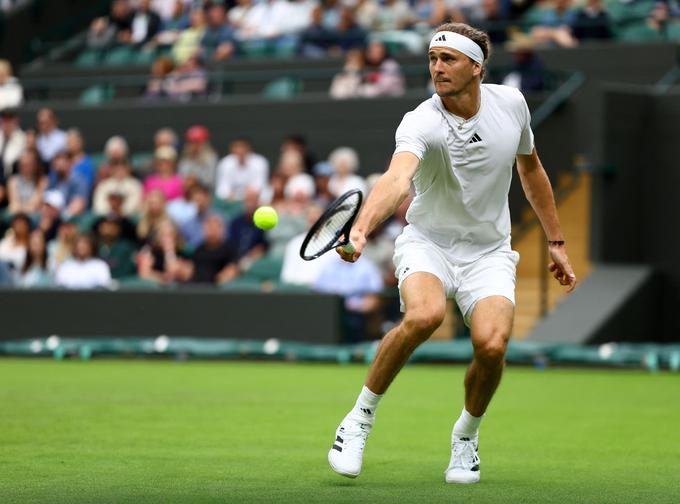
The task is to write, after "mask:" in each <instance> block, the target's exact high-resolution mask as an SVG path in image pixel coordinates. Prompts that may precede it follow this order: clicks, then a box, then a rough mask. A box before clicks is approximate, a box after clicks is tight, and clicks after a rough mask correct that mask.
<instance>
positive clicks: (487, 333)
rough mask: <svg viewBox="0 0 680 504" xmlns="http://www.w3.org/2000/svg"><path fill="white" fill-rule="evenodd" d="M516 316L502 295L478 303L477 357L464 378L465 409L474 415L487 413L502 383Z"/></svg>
mask: <svg viewBox="0 0 680 504" xmlns="http://www.w3.org/2000/svg"><path fill="white" fill-rule="evenodd" d="M514 315H515V305H514V304H512V302H511V301H510V300H509V299H507V298H506V297H503V296H490V297H488V298H485V299H481V300H479V301H478V302H477V304H476V306H475V308H474V311H473V312H472V318H471V323H470V330H471V339H472V347H473V349H474V356H473V359H472V363H471V364H470V367H469V368H468V370H467V374H466V375H465V409H466V410H467V411H468V413H470V414H471V415H472V416H475V417H481V416H482V415H483V414H484V412H485V411H486V408H487V406H488V405H489V402H491V398H492V397H493V394H494V392H495V391H496V388H497V387H498V384H499V383H500V381H501V375H502V374H503V368H504V366H505V351H506V350H507V347H508V340H509V339H510V332H511V331H512V323H513V319H514Z"/></svg>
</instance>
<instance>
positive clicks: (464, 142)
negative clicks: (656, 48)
mask: <svg viewBox="0 0 680 504" xmlns="http://www.w3.org/2000/svg"><path fill="white" fill-rule="evenodd" d="M481 88H482V91H481V105H480V108H479V111H478V112H477V114H476V115H475V116H473V117H471V118H470V119H468V120H466V121H465V120H463V119H462V118H460V117H457V116H454V115H453V114H451V113H450V112H448V111H447V110H446V109H445V108H444V105H443V104H442V101H441V98H439V96H437V95H436V94H434V95H433V96H432V98H430V99H429V100H426V101H424V102H423V103H421V104H420V105H419V106H418V107H417V108H416V109H415V110H413V111H411V112H409V113H407V114H406V115H405V116H404V119H403V120H402V121H401V124H400V125H399V128H397V133H396V135H395V136H396V145H397V146H396V150H395V154H396V153H398V152H411V153H413V154H415V155H416V156H417V157H418V159H420V165H419V167H418V170H417V171H416V174H415V176H414V178H413V183H414V185H415V190H416V196H415V198H414V199H413V202H412V203H411V206H410V207H409V209H408V212H407V214H406V220H407V221H408V223H409V225H408V226H407V227H406V228H405V230H404V234H405V235H406V236H411V237H413V238H415V239H427V240H430V241H432V242H434V243H435V244H437V245H439V246H440V247H441V248H443V249H445V250H446V251H447V253H448V255H449V256H450V257H451V259H452V260H455V261H460V262H467V261H474V260H475V259H477V258H479V257H480V256H482V255H484V254H486V253H488V252H491V251H493V250H497V249H506V250H510V209H509V207H508V191H509V190H510V180H511V178H512V167H513V164H514V161H515V156H516V155H517V154H531V152H532V151H533V148H534V134H533V132H532V131H531V124H530V123H531V115H530V113H529V108H528V107H527V104H526V101H525V100H524V96H522V93H521V92H520V91H518V90H517V89H515V88H511V87H508V86H499V85H495V84H482V86H481Z"/></svg>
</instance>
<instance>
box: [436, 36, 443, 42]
mask: <svg viewBox="0 0 680 504" xmlns="http://www.w3.org/2000/svg"><path fill="white" fill-rule="evenodd" d="M435 41H436V42H446V35H442V36H441V37H439V38H437V39H435Z"/></svg>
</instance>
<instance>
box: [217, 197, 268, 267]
mask: <svg viewBox="0 0 680 504" xmlns="http://www.w3.org/2000/svg"><path fill="white" fill-rule="evenodd" d="M243 205H244V211H243V213H242V214H241V215H239V216H237V217H235V218H234V219H232V221H231V222H230V223H229V231H228V232H227V238H228V240H229V243H230V244H231V245H232V247H233V248H234V251H235V252H236V257H237V259H238V261H239V267H240V269H241V270H247V269H248V268H250V266H251V265H252V264H253V263H254V262H255V261H257V260H258V259H259V258H260V257H262V256H263V255H264V253H265V252H266V251H267V241H266V240H265V238H264V232H263V231H262V230H261V229H259V228H257V227H256V226H255V224H254V223H253V214H254V213H255V210H257V207H259V206H260V192H259V191H258V190H257V189H248V190H246V196H245V198H244V199H243Z"/></svg>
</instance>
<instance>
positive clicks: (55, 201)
mask: <svg viewBox="0 0 680 504" xmlns="http://www.w3.org/2000/svg"><path fill="white" fill-rule="evenodd" d="M63 209H64V195H63V194H61V193H60V192H59V191H45V194H44V196H43V203H42V205H41V206H40V215H39V217H38V229H39V230H40V231H42V233H43V235H45V240H47V242H48V243H49V242H51V241H52V240H54V239H55V238H56V237H57V230H58V229H59V226H60V224H61V217H60V215H61V211H62V210H63Z"/></svg>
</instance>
